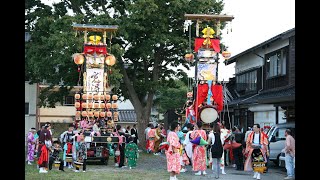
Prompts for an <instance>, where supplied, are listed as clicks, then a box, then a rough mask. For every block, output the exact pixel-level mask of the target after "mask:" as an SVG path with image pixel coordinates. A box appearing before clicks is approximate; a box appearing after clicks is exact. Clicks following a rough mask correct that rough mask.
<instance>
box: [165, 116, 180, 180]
mask: <svg viewBox="0 0 320 180" xmlns="http://www.w3.org/2000/svg"><path fill="white" fill-rule="evenodd" d="M179 130H180V124H179V123H178V122H172V123H171V131H170V132H169V133H168V136H167V142H168V143H169V147H168V149H167V150H166V151H165V154H166V158H167V170H168V172H169V173H170V180H178V178H177V177H176V175H177V174H180V169H181V164H180V153H179V149H180V146H181V144H180V142H179V137H178V135H177V132H178V131H179Z"/></svg>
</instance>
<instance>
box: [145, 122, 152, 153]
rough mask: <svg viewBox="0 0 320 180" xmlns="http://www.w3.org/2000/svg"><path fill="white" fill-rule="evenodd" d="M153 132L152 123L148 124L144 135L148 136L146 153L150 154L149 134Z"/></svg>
mask: <svg viewBox="0 0 320 180" xmlns="http://www.w3.org/2000/svg"><path fill="white" fill-rule="evenodd" d="M150 130H151V123H149V124H148V126H147V127H146V129H145V130H144V134H145V135H146V151H147V153H150V152H149V150H148V148H149V136H148V133H149V131H150Z"/></svg>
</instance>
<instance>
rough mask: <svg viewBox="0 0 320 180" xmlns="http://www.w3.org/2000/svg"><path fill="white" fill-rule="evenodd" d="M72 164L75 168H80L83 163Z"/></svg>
mask: <svg viewBox="0 0 320 180" xmlns="http://www.w3.org/2000/svg"><path fill="white" fill-rule="evenodd" d="M74 164H75V166H76V167H77V168H80V167H81V166H82V165H83V163H82V162H80V161H75V162H74Z"/></svg>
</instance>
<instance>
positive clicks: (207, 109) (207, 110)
mask: <svg viewBox="0 0 320 180" xmlns="http://www.w3.org/2000/svg"><path fill="white" fill-rule="evenodd" d="M199 115H200V119H201V120H202V121H203V122H204V123H212V122H214V121H215V120H216V119H217V118H218V112H217V110H216V109H215V108H214V107H213V106H210V105H207V106H204V107H202V108H201V109H200V111H199Z"/></svg>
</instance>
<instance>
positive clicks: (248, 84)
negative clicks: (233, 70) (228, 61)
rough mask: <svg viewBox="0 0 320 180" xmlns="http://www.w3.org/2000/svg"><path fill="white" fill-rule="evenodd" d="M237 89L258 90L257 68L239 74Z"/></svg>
mask: <svg viewBox="0 0 320 180" xmlns="http://www.w3.org/2000/svg"><path fill="white" fill-rule="evenodd" d="M236 81H237V91H243V90H244V91H255V90H257V70H254V71H250V72H247V73H245V74H241V75H239V76H237V78H236Z"/></svg>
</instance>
